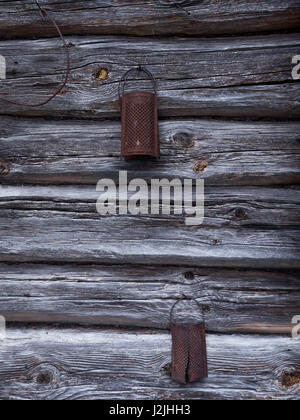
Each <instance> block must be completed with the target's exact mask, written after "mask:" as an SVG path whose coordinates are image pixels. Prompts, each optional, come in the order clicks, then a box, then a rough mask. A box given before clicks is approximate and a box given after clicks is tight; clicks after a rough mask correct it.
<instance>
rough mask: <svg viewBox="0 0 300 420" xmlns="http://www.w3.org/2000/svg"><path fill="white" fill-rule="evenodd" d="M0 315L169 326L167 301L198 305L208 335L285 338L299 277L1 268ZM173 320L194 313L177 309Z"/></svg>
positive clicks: (298, 296) (299, 309)
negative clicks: (196, 302) (190, 298)
mask: <svg viewBox="0 0 300 420" xmlns="http://www.w3.org/2000/svg"><path fill="white" fill-rule="evenodd" d="M0 291H1V295H0V314H1V315H3V316H5V317H6V319H7V321H10V322H11V321H13V322H39V323H40V322H46V323H50V322H56V323H57V322H59V323H63V324H69V323H79V324H88V325H91V324H94V325H115V326H116V325H121V326H127V327H150V328H164V329H165V328H169V311H170V308H171V306H172V304H173V303H174V300H175V299H176V298H178V297H180V296H181V293H185V294H186V295H188V296H194V297H195V298H197V299H199V302H202V303H203V304H204V305H205V306H206V307H207V309H209V312H207V313H206V316H205V318H206V324H207V329H208V331H213V332H220V333H230V332H231V333H232V332H239V333H247V332H248V333H249V332H251V333H253V332H258V333H261V332H263V333H266V334H274V333H279V334H281V333H291V329H292V324H291V321H292V318H293V317H294V316H296V315H298V314H299V313H300V304H299V302H300V291H299V273H298V272H295V273H292V272H282V273H281V272H272V271H270V272H268V271H256V270H245V271H242V270H231V269H201V268H195V267H164V266H152V267H146V266H130V265H125V266H97V265H88V266H80V265H63V266H56V265H43V264H42V265H40V264H15V265H7V264H0ZM176 313H177V316H178V317H179V319H185V320H186V319H190V318H191V317H192V319H193V321H195V319H197V315H198V317H199V316H200V317H201V314H199V313H198V309H197V308H195V305H193V304H192V305H191V304H187V303H185V304H181V306H178V308H177V312H176ZM186 317H187V318H186Z"/></svg>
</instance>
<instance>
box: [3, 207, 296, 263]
mask: <svg viewBox="0 0 300 420" xmlns="http://www.w3.org/2000/svg"><path fill="white" fill-rule="evenodd" d="M185 222H186V219H185V215H180V216H174V217H172V218H170V217H169V216H165V215H158V216H155V217H153V216H151V215H143V216H132V215H130V214H129V215H126V216H120V215H114V216H104V217H103V216H100V215H98V214H97V213H95V214H93V215H92V216H90V215H89V214H84V213H80V214H78V213H77V212H73V211H72V209H71V211H69V212H65V211H51V210H50V211H49V210H40V211H39V210H33V211H27V210H23V211H22V210H20V211H15V210H13V211H12V210H8V209H2V210H1V217H0V229H1V232H2V235H1V236H0V261H2V262H77V263H80V262H84V263H109V264H125V263H131V264H147V265H148V264H162V265H173V264H174V265H191V266H221V267H256V268H299V267H300V265H299V261H300V259H299V256H300V253H299V230H296V229H293V228H283V229H281V230H278V229H277V228H276V229H274V228H270V227H261V226H259V227H251V226H250V227H249V228H248V229H241V228H239V227H232V226H226V227H222V228H217V227H210V226H201V225H199V226H186V225H185Z"/></svg>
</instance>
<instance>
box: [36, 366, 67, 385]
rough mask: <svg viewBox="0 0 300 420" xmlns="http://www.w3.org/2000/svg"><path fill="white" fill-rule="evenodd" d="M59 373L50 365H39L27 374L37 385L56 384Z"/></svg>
mask: <svg viewBox="0 0 300 420" xmlns="http://www.w3.org/2000/svg"><path fill="white" fill-rule="evenodd" d="M59 377H60V372H59V370H58V369H57V367H56V366H54V365H52V364H50V363H40V364H38V365H37V366H35V367H34V368H33V369H31V371H30V372H29V379H30V380H31V381H33V382H36V383H37V384H38V385H49V384H52V383H58V382H59Z"/></svg>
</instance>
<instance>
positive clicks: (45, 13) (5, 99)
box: [0, 1, 71, 108]
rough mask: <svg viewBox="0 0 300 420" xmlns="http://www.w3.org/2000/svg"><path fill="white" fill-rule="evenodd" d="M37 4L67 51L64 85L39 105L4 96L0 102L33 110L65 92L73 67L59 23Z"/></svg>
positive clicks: (42, 15)
mask: <svg viewBox="0 0 300 420" xmlns="http://www.w3.org/2000/svg"><path fill="white" fill-rule="evenodd" d="M35 2H36V5H37V6H38V8H39V9H40V15H41V17H42V18H43V19H44V18H45V16H46V17H47V18H48V19H49V20H50V22H52V24H53V26H54V27H55V29H56V30H57V33H58V34H59V36H60V38H61V40H62V43H63V46H64V49H65V52H66V73H65V77H64V81H63V83H62V84H61V85H60V86H59V87H58V88H57V89H56V91H55V92H54V93H53V94H52V95H51V96H50V97H49V98H48V99H46V100H45V101H43V102H39V103H37V104H27V103H23V102H18V101H13V100H11V99H7V98H3V97H2V96H0V100H1V101H4V102H7V103H9V104H13V105H18V106H26V107H32V108H35V107H39V106H43V105H46V104H48V103H49V102H50V101H52V99H54V98H55V97H56V96H57V95H58V94H59V93H60V92H61V91H62V90H63V88H64V87H65V86H66V84H67V83H68V80H69V75H70V67H71V64H70V53H69V48H68V46H67V43H66V41H65V38H64V36H63V34H62V32H61V30H60V28H59V26H58V25H57V23H56V22H55V20H54V19H53V17H52V16H51V15H50V14H49V13H48V12H47V10H45V9H44V8H42V7H41V6H40V4H39V3H38V2H37V1H35ZM0 95H6V93H4V92H0Z"/></svg>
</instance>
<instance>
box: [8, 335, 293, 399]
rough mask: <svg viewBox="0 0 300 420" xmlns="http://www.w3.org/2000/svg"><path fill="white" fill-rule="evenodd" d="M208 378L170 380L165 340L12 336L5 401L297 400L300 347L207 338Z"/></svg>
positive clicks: (257, 339)
mask: <svg viewBox="0 0 300 420" xmlns="http://www.w3.org/2000/svg"><path fill="white" fill-rule="evenodd" d="M207 341H208V362H209V377H208V378H207V379H206V380H204V381H202V382H196V383H193V384H189V385H185V386H182V385H179V384H177V383H175V382H173V381H171V378H170V362H171V338H170V335H169V334H166V333H151V331H144V332H142V333H138V334H137V333H136V332H126V331H124V332H118V331H112V330H98V329H87V330H80V329H76V330H65V329H62V330H56V329H54V328H49V329H45V328H43V329H28V328H26V329H22V328H21V329H16V328H14V329H8V332H7V339H6V341H5V342H4V343H2V344H1V345H0V358H1V363H0V395H1V399H10V400H17V399H28V400H33V399H35V400H46V399H47V400H63V399H66V400H76V399H77V400H78V399H82V400H92V399H114V398H115V399H119V400H127V399H137V400H139V399H150V400H152V399H154V400H161V399H168V400H176V399H177V400H181V399H212V400H218V399H223V400H224V399H225V400H229V399H234V400H238V399H239V400H240V399H241V400H253V399H263V400H270V399H271V400H272V399H273V400H298V399H299V382H300V377H299V363H300V358H299V357H300V356H299V343H298V342H297V341H296V340H294V341H293V340H291V338H288V337H274V336H273V337H272V336H270V337H262V336H254V337H250V336H240V335H233V336H224V335H209V336H208V339H207Z"/></svg>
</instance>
